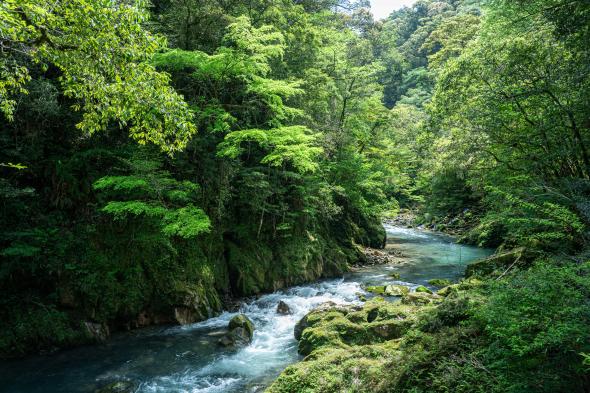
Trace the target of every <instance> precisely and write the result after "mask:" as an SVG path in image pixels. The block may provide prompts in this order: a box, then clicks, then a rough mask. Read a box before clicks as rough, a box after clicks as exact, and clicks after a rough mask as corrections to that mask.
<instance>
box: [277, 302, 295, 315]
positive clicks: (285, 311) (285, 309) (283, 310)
mask: <svg viewBox="0 0 590 393" xmlns="http://www.w3.org/2000/svg"><path fill="white" fill-rule="evenodd" d="M277 314H282V315H290V314H293V311H292V310H291V307H289V305H288V304H287V303H285V302H284V301H282V300H281V301H280V302H279V304H278V305H277Z"/></svg>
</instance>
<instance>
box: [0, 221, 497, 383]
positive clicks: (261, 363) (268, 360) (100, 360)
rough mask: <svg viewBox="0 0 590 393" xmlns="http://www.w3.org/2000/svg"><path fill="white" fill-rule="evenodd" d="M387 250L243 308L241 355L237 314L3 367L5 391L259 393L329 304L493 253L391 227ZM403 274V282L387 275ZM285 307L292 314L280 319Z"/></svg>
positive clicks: (452, 273) (451, 275) (418, 280)
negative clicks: (245, 341) (246, 328)
mask: <svg viewBox="0 0 590 393" xmlns="http://www.w3.org/2000/svg"><path fill="white" fill-rule="evenodd" d="M386 230H387V247H394V248H396V249H398V250H399V251H400V252H401V253H402V254H403V255H404V258H403V261H404V262H403V263H401V264H394V265H377V266H370V267H363V268H361V269H358V270H356V271H354V272H351V273H348V274H347V275H346V276H345V277H343V278H340V279H332V280H323V281H318V282H316V283H312V284H308V285H301V286H297V287H293V288H288V289H284V290H281V291H277V292H275V293H272V294H268V295H262V296H260V297H258V298H256V299H251V300H247V301H245V302H244V303H243V304H242V306H241V309H240V311H239V312H242V313H244V314H246V315H247V316H248V317H249V318H250V319H251V320H252V321H253V322H254V324H255V326H256V330H255V333H254V338H253V341H252V343H251V344H250V345H249V346H247V347H243V348H241V349H237V350H235V349H234V350H232V349H226V348H222V347H219V346H218V345H217V344H216V342H217V340H218V338H219V337H220V335H221V334H223V332H224V328H225V327H226V326H227V324H228V321H229V320H230V319H231V317H233V316H234V315H236V314H237V313H230V312H224V313H223V314H221V315H220V316H218V317H215V318H211V319H209V320H207V321H204V322H200V323H196V324H193V325H188V326H176V327H153V328H147V329H141V330H137V331H133V332H129V333H122V334H118V335H115V337H114V338H113V339H112V340H110V341H109V342H108V343H106V344H103V345H96V346H86V347H80V348H76V349H71V350H65V351H61V352H58V353H55V354H51V355H46V356H34V357H29V358H25V359H22V360H13V361H10V362H4V363H0V392H2V393H4V392H6V393H93V392H94V391H95V390H96V389H98V388H100V387H101V386H104V385H107V384H108V383H110V382H112V381H118V380H131V381H133V382H134V383H136V386H137V392H139V393H164V392H166V393H221V392H223V393H226V392H232V393H233V392H260V391H263V390H264V388H265V387H266V386H268V385H269V384H270V383H271V382H272V380H273V379H274V378H276V377H277V376H278V374H279V373H280V372H281V371H282V370H283V369H284V368H285V367H286V366H287V365H289V364H291V363H294V362H296V361H298V360H300V356H299V355H298V354H297V342H296V341H295V339H294V338H293V327H294V325H295V323H296V322H297V321H298V320H299V319H301V318H302V317H303V316H304V315H305V314H306V313H307V312H308V311H310V310H311V309H312V308H314V307H315V306H317V305H319V304H321V303H324V302H326V301H333V302H336V303H353V302H359V300H358V294H359V293H365V292H364V291H363V289H362V286H363V285H371V284H384V283H396V284H402V285H407V286H409V287H411V288H415V287H416V286H418V285H428V283H427V282H428V280H429V279H432V278H447V279H451V280H457V279H459V278H460V277H461V276H462V274H463V272H464V270H465V266H466V265H467V263H469V262H471V261H473V260H474V259H478V258H481V257H484V256H487V255H489V254H490V253H491V250H486V249H480V248H476V247H470V246H465V245H459V244H456V243H454V240H453V238H451V237H448V236H445V235H441V234H436V233H431V232H425V231H420V230H415V229H407V228H401V227H395V226H388V225H386ZM392 272H398V273H399V274H400V276H401V279H400V280H395V279H393V278H391V277H390V276H389V274H390V273H392ZM280 300H283V301H284V302H285V303H287V304H288V305H289V306H290V307H291V309H292V311H293V315H279V314H277V313H276V307H277V303H278V302H279V301H280Z"/></svg>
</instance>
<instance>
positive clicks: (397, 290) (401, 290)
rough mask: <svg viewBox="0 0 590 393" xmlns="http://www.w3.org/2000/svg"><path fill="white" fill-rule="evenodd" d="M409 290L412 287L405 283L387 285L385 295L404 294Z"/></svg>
mask: <svg viewBox="0 0 590 393" xmlns="http://www.w3.org/2000/svg"><path fill="white" fill-rule="evenodd" d="M409 292H410V289H409V288H408V287H405V286H403V285H388V286H386V287H385V295H387V296H404V295H406V294H408V293H409Z"/></svg>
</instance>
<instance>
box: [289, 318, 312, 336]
mask: <svg viewBox="0 0 590 393" xmlns="http://www.w3.org/2000/svg"><path fill="white" fill-rule="evenodd" d="M308 326H309V324H308V318H307V315H305V316H304V317H303V318H301V319H300V320H299V322H297V323H296V324H295V327H294V328H293V335H294V336H295V340H297V341H299V340H301V335H302V334H303V331H304V330H305V328H307V327H308Z"/></svg>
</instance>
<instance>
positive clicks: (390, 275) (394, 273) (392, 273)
mask: <svg viewBox="0 0 590 393" xmlns="http://www.w3.org/2000/svg"><path fill="white" fill-rule="evenodd" d="M388 276H389V277H391V278H393V279H394V280H399V279H400V278H401V276H400V274H399V273H398V272H391V273H389V274H388Z"/></svg>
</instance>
